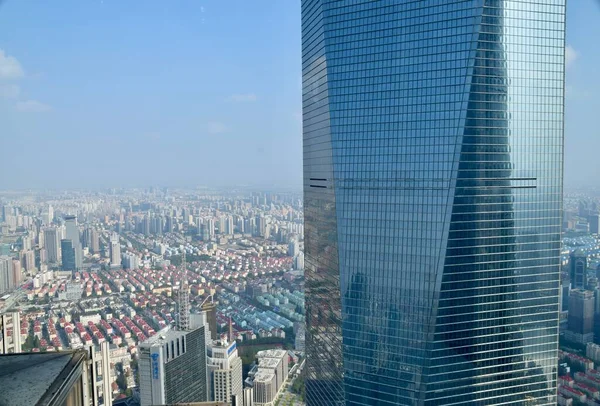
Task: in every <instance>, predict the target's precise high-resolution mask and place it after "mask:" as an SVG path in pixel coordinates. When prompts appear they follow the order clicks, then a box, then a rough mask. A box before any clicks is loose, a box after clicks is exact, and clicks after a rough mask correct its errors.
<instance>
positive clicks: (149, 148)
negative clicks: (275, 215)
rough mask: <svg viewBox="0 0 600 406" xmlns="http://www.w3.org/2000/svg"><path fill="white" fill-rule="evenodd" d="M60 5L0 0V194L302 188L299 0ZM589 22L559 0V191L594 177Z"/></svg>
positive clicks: (595, 106) (596, 91) (596, 144)
mask: <svg viewBox="0 0 600 406" xmlns="http://www.w3.org/2000/svg"><path fill="white" fill-rule="evenodd" d="M62 4H63V7H57V5H56V4H54V3H45V2H26V1H4V2H2V5H1V7H0V38H1V41H0V145H2V150H3V152H5V153H4V154H3V157H2V159H0V173H1V174H2V175H1V176H0V189H2V190H27V189H46V188H47V187H49V188H51V189H61V190H63V189H76V188H93V189H101V188H110V187H144V185H152V184H174V185H176V184H179V185H185V184H188V185H193V184H208V185H215V186H217V187H219V186H220V187H230V186H231V185H238V184H244V185H251V187H258V188H260V187H264V186H268V185H275V187H279V186H282V187H284V186H290V185H291V187H292V188H301V187H302V182H303V181H302V168H303V167H302V153H303V146H302V117H303V113H302V78H301V77H302V66H301V40H300V29H301V27H300V1H299V0H294V1H283V2H277V1H270V2H245V1H242V0H231V2H218V1H216V0H203V1H202V2H174V3H165V2H159V1H152V0H149V1H148V2H146V3H144V6H145V7H143V8H140V7H138V6H137V4H134V3H129V2H120V1H115V0H103V1H100V0H90V1H85V2H82V1H79V0H65V3H62ZM599 19H600V6H599V3H598V2H596V1H595V0H581V1H580V2H577V3H575V2H568V5H567V21H568V25H567V40H566V48H565V59H566V67H567V69H566V104H565V146H564V149H565V161H564V173H565V186H566V187H585V186H584V185H586V184H595V182H596V175H595V174H596V173H600V159H597V151H600V128H599V127H598V126H597V125H596V122H595V116H596V113H597V111H599V110H600V97H599V96H598V95H600V77H599V76H598V75H597V74H596V67H597V66H598V65H599V64H600V54H599V53H598V52H597V44H596V43H595V40H594V39H595V38H600V25H599V24H597V21H598V20H599ZM75 34H76V35H75ZM179 179H181V181H180V180H179ZM189 180H194V181H189ZM113 185H117V186H113Z"/></svg>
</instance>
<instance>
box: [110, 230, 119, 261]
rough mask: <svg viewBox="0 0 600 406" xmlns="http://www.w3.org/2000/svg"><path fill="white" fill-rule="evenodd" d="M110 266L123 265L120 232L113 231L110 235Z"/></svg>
mask: <svg viewBox="0 0 600 406" xmlns="http://www.w3.org/2000/svg"><path fill="white" fill-rule="evenodd" d="M110 266H111V267H119V266H121V243H120V242H119V234H116V233H113V235H112V236H111V237H110Z"/></svg>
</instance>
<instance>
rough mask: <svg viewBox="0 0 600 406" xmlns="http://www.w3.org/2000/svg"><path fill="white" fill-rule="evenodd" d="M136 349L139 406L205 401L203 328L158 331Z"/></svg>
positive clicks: (206, 393) (205, 381)
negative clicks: (137, 350)
mask: <svg viewBox="0 0 600 406" xmlns="http://www.w3.org/2000/svg"><path fill="white" fill-rule="evenodd" d="M139 349H140V360H139V369H138V371H139V382H140V404H141V406H150V405H164V404H174V403H184V402H204V401H206V400H207V396H208V391H207V379H206V378H207V376H206V348H205V335H204V326H201V327H199V328H196V329H195V330H192V331H175V330H161V331H159V332H158V333H157V334H156V335H154V336H152V337H150V338H148V339H147V340H146V341H144V342H142V343H141V344H140V346H139Z"/></svg>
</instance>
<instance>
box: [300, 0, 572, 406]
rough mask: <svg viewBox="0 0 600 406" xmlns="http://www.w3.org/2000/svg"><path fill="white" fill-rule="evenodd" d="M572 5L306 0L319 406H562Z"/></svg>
mask: <svg viewBox="0 0 600 406" xmlns="http://www.w3.org/2000/svg"><path fill="white" fill-rule="evenodd" d="M564 30H565V1H564V0H541V1H538V2H528V1H508V0H467V1H463V0H461V1H458V0H443V1H442V0H427V1H418V2H417V1H410V2H409V1H404V2H399V1H392V0H381V1H370V2H345V1H334V0H303V1H302V70H303V133H304V135H303V139H304V146H303V148H304V196H305V202H304V208H305V264H304V266H305V273H306V288H305V289H306V309H307V322H306V354H307V360H306V397H307V405H308V406H316V405H327V406H331V405H352V406H354V405H356V406H358V405H450V404H465V405H466V404H468V405H478V404H481V405H484V404H485V405H501V404H502V405H508V404H510V405H525V404H528V405H529V404H535V405H551V404H552V405H553V404H556V402H557V399H556V379H557V378H556V372H555V369H556V363H557V347H558V343H557V341H558V296H559V294H558V289H559V266H560V261H559V254H560V231H561V215H562V213H561V206H562V174H563V110H564V57H565V55H564V52H565V51H564V49H565V39H564V33H565V31H564Z"/></svg>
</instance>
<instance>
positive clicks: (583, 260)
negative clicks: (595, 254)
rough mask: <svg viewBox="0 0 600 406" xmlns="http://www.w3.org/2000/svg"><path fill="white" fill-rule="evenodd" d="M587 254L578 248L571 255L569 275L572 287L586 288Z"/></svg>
mask: <svg viewBox="0 0 600 406" xmlns="http://www.w3.org/2000/svg"><path fill="white" fill-rule="evenodd" d="M587 266H588V263H587V255H586V253H585V252H583V250H581V249H577V250H575V251H573V252H572V253H571V255H570V256H569V277H570V279H571V288H572V289H585V287H586V284H587Z"/></svg>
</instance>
